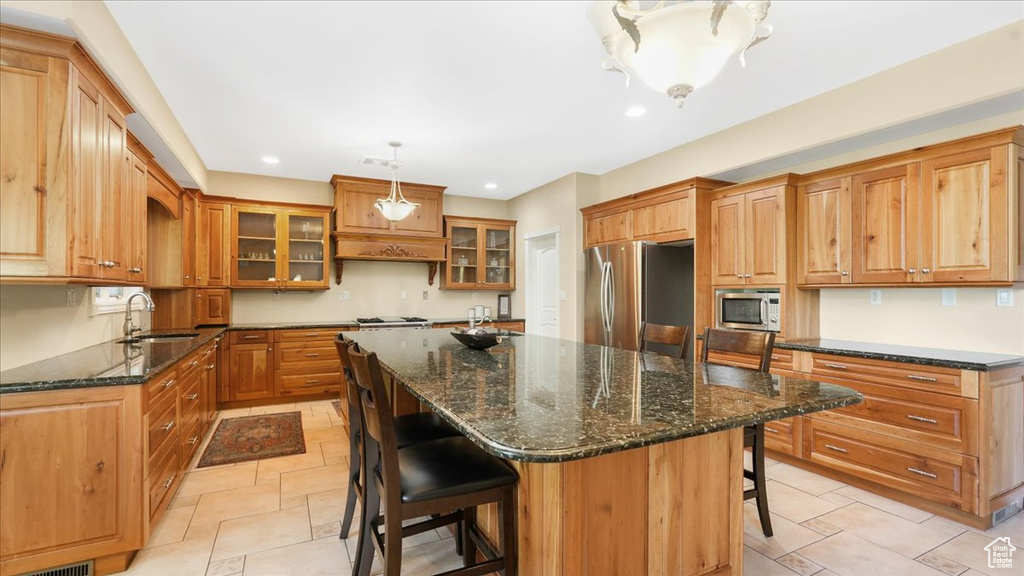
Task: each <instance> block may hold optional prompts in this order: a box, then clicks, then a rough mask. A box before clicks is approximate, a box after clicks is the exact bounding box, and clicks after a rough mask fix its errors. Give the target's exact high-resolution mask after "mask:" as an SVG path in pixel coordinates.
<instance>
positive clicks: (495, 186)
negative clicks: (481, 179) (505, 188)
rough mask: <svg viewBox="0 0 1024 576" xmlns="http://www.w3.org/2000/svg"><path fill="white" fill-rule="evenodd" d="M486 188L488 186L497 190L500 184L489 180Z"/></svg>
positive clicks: (485, 185) (489, 188)
mask: <svg viewBox="0 0 1024 576" xmlns="http://www.w3.org/2000/svg"><path fill="white" fill-rule="evenodd" d="M484 188H487V189H488V190H497V189H498V185H497V184H495V183H494V182H488V183H487V184H484Z"/></svg>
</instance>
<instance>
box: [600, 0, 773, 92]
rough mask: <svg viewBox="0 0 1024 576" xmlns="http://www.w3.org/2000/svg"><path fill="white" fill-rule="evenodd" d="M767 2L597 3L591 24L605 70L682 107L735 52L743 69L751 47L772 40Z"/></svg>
mask: <svg viewBox="0 0 1024 576" xmlns="http://www.w3.org/2000/svg"><path fill="white" fill-rule="evenodd" d="M769 6H771V1H770V0H746V1H744V0H735V1H729V0H660V1H659V2H658V3H657V4H655V5H654V6H652V7H650V8H648V9H646V10H645V9H642V8H641V7H640V2H638V1H636V0H598V1H596V2H594V4H593V5H592V6H591V11H590V18H591V21H592V22H593V24H594V27H595V28H596V29H597V33H598V34H599V35H600V36H601V42H602V43H603V44H604V48H605V51H607V52H608V55H609V56H608V58H607V59H606V60H605V61H604V69H605V70H608V71H612V72H621V73H622V74H623V75H625V76H626V85H627V86H628V85H629V73H628V72H627V71H626V69H627V68H628V69H630V70H632V71H633V72H634V73H635V74H636V75H637V76H639V77H640V79H641V80H643V81H644V82H645V83H646V84H647V85H648V86H650V87H651V88H653V89H655V90H657V91H659V92H664V93H666V94H668V96H669V97H670V98H672V99H673V100H675V101H676V105H677V106H679V107H680V108H682V107H683V101H684V100H685V99H686V97H687V96H688V95H689V94H690V93H691V92H693V91H694V90H696V89H697V88H700V87H701V86H704V85H705V84H707V83H708V82H710V81H711V80H713V79H714V78H715V76H717V75H718V73H719V72H721V70H722V68H723V67H724V66H725V63H726V62H727V61H728V60H729V58H730V57H732V55H733V54H735V53H736V52H739V53H740V63H741V64H742V65H743V66H746V59H745V57H744V56H745V55H746V52H747V50H749V49H750V47H751V46H753V45H755V44H758V43H760V42H763V41H764V40H766V39H768V37H769V36H771V34H772V25H771V24H769V23H767V22H765V21H764V20H765V18H767V17H768V7H769Z"/></svg>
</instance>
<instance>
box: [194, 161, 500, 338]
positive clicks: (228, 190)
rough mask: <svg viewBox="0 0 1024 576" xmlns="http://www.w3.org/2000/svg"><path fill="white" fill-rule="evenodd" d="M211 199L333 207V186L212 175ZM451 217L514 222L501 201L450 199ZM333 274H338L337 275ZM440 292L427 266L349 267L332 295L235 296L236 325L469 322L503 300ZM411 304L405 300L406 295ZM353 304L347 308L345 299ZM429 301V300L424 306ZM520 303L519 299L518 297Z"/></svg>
mask: <svg viewBox="0 0 1024 576" xmlns="http://www.w3.org/2000/svg"><path fill="white" fill-rule="evenodd" d="M209 183H210V187H209V190H208V192H209V193H210V194H213V195H216V196H229V197H232V198H246V199H252V200H261V201H271V202H298V203H302V204H320V205H326V206H331V205H333V204H334V193H333V190H332V188H331V185H330V184H329V183H328V182H326V181H324V182H315V181H310V180H295V179H290V178H273V177H269V176H258V175H253V174H237V173H231V172H210V173H209ZM444 213H445V214H448V215H458V216H477V217H482V218H507V217H508V203H507V202H504V201H499V200H488V199H482V198H469V197H465V196H448V195H446V196H445V198H444ZM332 273H333V268H332ZM442 273H443V271H441V270H439V271H438V278H435V280H434V285H433V286H429V285H427V265H426V264H422V263H406V262H362V261H354V260H353V261H347V262H345V270H344V275H343V277H342V282H341V284H340V285H337V284H335V283H334V281H333V279H332V280H331V287H330V289H329V290H327V291H322V292H305V293H295V292H282V293H280V294H278V295H276V296H275V294H274V293H273V292H272V291H269V290H235V291H234V294H233V303H232V321H233V322H236V323H248V322H279V321H280V322H294V321H305V320H320V319H331V320H351V319H354V318H356V317H361V316H424V317H427V318H441V317H460V318H462V317H465V316H466V309H467V308H470V307H472V306H473V305H475V304H481V305H483V306H490V307H492V308H494V311H493V312H494V313H495V314H497V305H498V297H497V292H493V291H486V290H481V291H479V292H476V293H475V294H476V295H477V297H478V299H474V298H473V295H474V293H473V292H465V291H461V290H460V291H454V290H453V291H446V290H441V289H440V284H441V280H440V275H441V274H442ZM403 290H404V291H405V293H406V298H405V299H402V298H401V297H400V296H401V294H400V293H401V292H402V291H403ZM343 291H347V292H348V293H349V300H342V299H341V296H342V292H343ZM423 292H426V293H427V300H424V299H423ZM512 300H513V302H515V301H516V300H517V297H516V295H513V297H512Z"/></svg>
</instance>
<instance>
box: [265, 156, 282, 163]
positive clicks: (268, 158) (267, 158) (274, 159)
mask: <svg viewBox="0 0 1024 576" xmlns="http://www.w3.org/2000/svg"><path fill="white" fill-rule="evenodd" d="M278 162H280V160H278V159H277V157H276V156H264V157H263V163H264V164H277V163H278Z"/></svg>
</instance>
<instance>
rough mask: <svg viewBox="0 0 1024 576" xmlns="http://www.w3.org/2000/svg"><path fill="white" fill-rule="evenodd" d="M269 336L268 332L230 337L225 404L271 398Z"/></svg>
mask: <svg viewBox="0 0 1024 576" xmlns="http://www.w3.org/2000/svg"><path fill="white" fill-rule="evenodd" d="M270 336H271V331H269V330H245V331H240V332H232V333H231V336H230V338H231V349H230V352H229V354H228V362H229V368H228V370H229V373H230V374H231V376H230V379H229V384H228V391H229V396H228V400H231V401H236V400H261V399H264V398H272V397H273V396H274V358H273V351H274V350H273V342H272V341H271V339H270Z"/></svg>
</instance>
